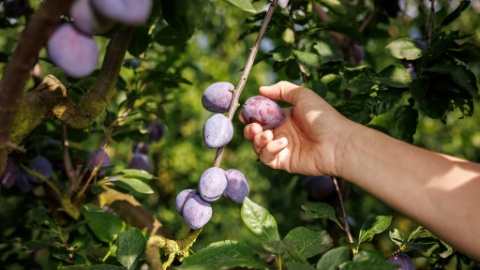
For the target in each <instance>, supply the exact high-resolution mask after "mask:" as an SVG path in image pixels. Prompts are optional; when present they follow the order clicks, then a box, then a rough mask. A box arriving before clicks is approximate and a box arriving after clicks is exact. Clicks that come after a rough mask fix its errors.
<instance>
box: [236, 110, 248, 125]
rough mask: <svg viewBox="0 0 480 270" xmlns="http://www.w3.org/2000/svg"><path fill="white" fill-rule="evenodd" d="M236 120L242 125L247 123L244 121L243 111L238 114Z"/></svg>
mask: <svg viewBox="0 0 480 270" xmlns="http://www.w3.org/2000/svg"><path fill="white" fill-rule="evenodd" d="M238 119H240V122H242V123H244V124H245V123H247V120H246V119H245V116H244V115H243V111H242V112H241V113H240V114H238Z"/></svg>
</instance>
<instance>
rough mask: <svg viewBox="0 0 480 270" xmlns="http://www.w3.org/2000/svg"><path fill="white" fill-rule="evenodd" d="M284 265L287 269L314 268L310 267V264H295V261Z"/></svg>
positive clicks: (313, 269) (310, 269) (313, 268)
mask: <svg viewBox="0 0 480 270" xmlns="http://www.w3.org/2000/svg"><path fill="white" fill-rule="evenodd" d="M285 264H286V265H287V269H295V270H315V267H313V266H311V265H310V264H305V263H299V262H295V261H288V262H286V263H285Z"/></svg>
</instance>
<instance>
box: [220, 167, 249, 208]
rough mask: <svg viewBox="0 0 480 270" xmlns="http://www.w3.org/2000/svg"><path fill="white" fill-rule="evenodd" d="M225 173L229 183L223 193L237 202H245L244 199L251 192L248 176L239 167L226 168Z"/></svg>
mask: <svg viewBox="0 0 480 270" xmlns="http://www.w3.org/2000/svg"><path fill="white" fill-rule="evenodd" d="M225 174H226V175H227V180H228V184H227V188H225V191H224V192H223V195H225V197H227V198H229V199H231V200H232V201H234V202H236V203H243V200H244V199H245V197H247V196H248V193H249V187H248V181H247V178H246V177H245V175H244V174H243V173H242V172H241V171H239V170H237V169H228V170H225Z"/></svg>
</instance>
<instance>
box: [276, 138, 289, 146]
mask: <svg viewBox="0 0 480 270" xmlns="http://www.w3.org/2000/svg"><path fill="white" fill-rule="evenodd" d="M277 143H278V144H279V145H282V144H286V143H287V139H286V138H280V139H279V140H278V141H277Z"/></svg>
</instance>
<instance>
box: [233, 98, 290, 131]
mask: <svg viewBox="0 0 480 270" xmlns="http://www.w3.org/2000/svg"><path fill="white" fill-rule="evenodd" d="M242 113H243V116H244V118H245V120H246V121H247V122H249V123H258V124H260V125H261V126H262V127H263V128H264V129H268V128H276V127H278V126H280V125H281V124H283V122H284V121H285V111H284V110H283V109H282V108H281V107H280V106H279V105H278V104H277V103H276V102H275V101H273V100H271V99H269V98H267V97H264V96H253V97H251V98H249V99H247V100H246V101H245V104H244V105H243V111H242Z"/></svg>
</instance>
